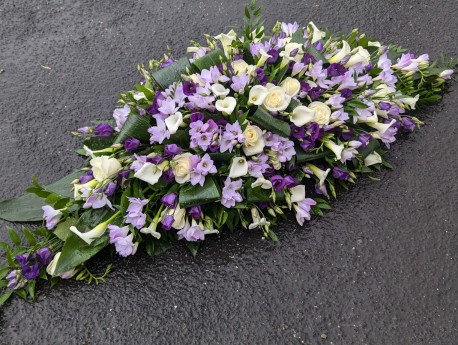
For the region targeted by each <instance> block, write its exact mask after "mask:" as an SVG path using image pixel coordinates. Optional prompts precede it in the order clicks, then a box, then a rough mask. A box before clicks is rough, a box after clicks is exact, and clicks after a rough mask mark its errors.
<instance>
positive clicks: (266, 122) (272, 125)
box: [249, 107, 291, 138]
mask: <svg viewBox="0 0 458 345" xmlns="http://www.w3.org/2000/svg"><path fill="white" fill-rule="evenodd" d="M249 119H250V120H251V121H253V122H256V123H257V124H259V125H261V126H263V127H264V128H265V129H267V130H269V131H271V132H274V133H277V134H280V135H281V136H282V137H286V138H287V137H289V135H290V133H291V128H290V127H289V125H288V123H287V122H286V121H282V120H279V119H276V118H275V117H273V116H272V115H270V114H269V112H268V111H267V110H265V109H264V108H262V107H258V109H257V110H256V112H255V113H254V114H253V115H252V116H251V117H250V118H249Z"/></svg>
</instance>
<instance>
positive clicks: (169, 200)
mask: <svg viewBox="0 0 458 345" xmlns="http://www.w3.org/2000/svg"><path fill="white" fill-rule="evenodd" d="M161 202H162V203H163V204H164V205H165V206H167V207H168V208H175V205H176V202H177V194H176V193H169V194H165V195H164V196H163V197H162V198H161Z"/></svg>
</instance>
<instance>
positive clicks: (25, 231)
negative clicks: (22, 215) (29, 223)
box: [22, 227, 37, 246]
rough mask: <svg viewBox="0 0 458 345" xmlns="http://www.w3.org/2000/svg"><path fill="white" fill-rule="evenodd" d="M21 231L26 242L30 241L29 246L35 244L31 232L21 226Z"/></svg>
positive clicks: (35, 241)
mask: <svg viewBox="0 0 458 345" xmlns="http://www.w3.org/2000/svg"><path fill="white" fill-rule="evenodd" d="M22 233H23V234H24V237H25V239H26V240H27V242H29V243H30V245H31V246H34V245H36V244H37V240H36V239H35V236H34V235H33V234H32V232H30V231H29V230H27V229H26V228H25V227H22Z"/></svg>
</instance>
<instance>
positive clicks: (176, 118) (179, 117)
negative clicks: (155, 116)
mask: <svg viewBox="0 0 458 345" xmlns="http://www.w3.org/2000/svg"><path fill="white" fill-rule="evenodd" d="M164 122H165V125H166V126H167V129H168V130H169V132H170V134H175V133H176V132H177V130H178V128H180V125H181V124H182V123H183V114H181V112H179V111H177V112H176V113H175V114H173V115H170V116H169V117H168V118H166V119H165V121H164Z"/></svg>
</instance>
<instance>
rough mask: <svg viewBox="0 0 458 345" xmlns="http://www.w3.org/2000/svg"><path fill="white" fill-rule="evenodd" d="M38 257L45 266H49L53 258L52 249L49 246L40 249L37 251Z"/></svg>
mask: <svg viewBox="0 0 458 345" xmlns="http://www.w3.org/2000/svg"><path fill="white" fill-rule="evenodd" d="M36 257H37V260H38V261H39V262H40V263H41V264H42V265H43V266H47V265H48V264H49V263H50V262H51V259H52V253H51V249H49V248H48V247H45V248H40V249H38V250H37V252H36Z"/></svg>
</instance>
